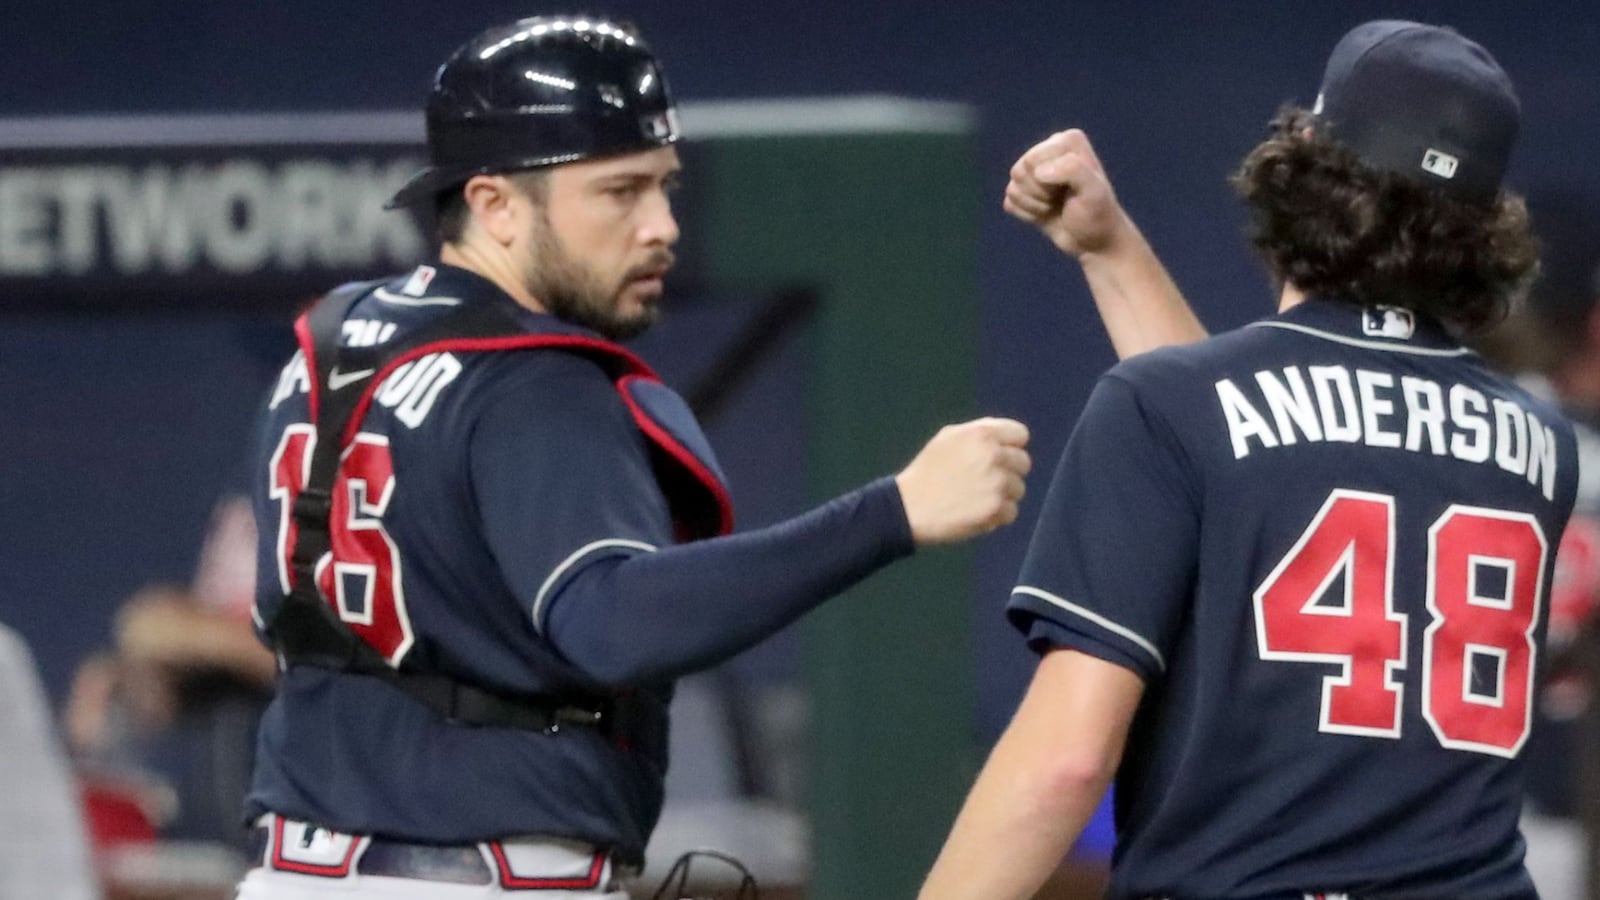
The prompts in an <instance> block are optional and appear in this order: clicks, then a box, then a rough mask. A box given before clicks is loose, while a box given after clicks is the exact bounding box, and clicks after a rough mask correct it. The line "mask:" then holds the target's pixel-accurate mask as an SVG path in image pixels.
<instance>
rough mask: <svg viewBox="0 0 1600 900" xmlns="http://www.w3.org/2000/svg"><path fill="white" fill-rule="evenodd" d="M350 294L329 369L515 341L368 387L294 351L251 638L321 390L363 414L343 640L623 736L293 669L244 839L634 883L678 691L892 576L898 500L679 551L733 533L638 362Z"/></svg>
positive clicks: (456, 285) (264, 457)
mask: <svg viewBox="0 0 1600 900" xmlns="http://www.w3.org/2000/svg"><path fill="white" fill-rule="evenodd" d="M352 289H354V288H352ZM364 290H365V291H366V293H365V295H363V296H360V297H359V299H357V300H356V301H355V302H354V305H353V306H351V308H350V310H349V312H348V313H347V314H346V315H345V318H344V319H343V321H342V325H341V327H340V334H341V346H342V347H345V348H372V347H376V346H380V345H384V344H386V343H388V342H393V344H392V346H396V347H399V346H409V345H407V344H404V341H405V339H406V336H407V335H415V334H433V333H435V330H438V329H437V326H439V325H440V322H441V319H442V317H446V316H450V315H451V314H452V313H453V312H454V311H456V310H459V309H462V308H463V307H465V306H466V305H469V304H496V305H498V306H499V307H500V308H501V309H502V310H503V312H504V313H505V316H504V318H505V320H506V321H507V323H508V327H510V328H511V329H512V330H513V332H514V333H512V334H507V335H505V336H499V337H490V338H483V337H478V338H472V339H452V340H447V341H445V342H441V343H428V344H426V345H424V346H421V347H417V348H413V349H412V350H408V351H406V353H405V354H403V355H401V356H398V357H394V358H393V359H391V360H390V361H389V362H387V363H384V364H383V367H382V368H379V369H377V370H374V371H363V370H359V369H353V365H354V364H351V365H344V364H343V363H344V360H342V359H341V360H340V361H337V362H334V363H333V364H332V365H331V368H330V367H329V365H328V361H326V360H323V361H321V363H320V364H319V365H317V366H308V365H307V363H306V358H305V357H306V352H307V351H306V350H305V349H304V348H305V347H306V346H308V340H307V338H306V336H305V335H302V348H303V349H302V351H301V353H299V354H297V355H296V356H295V357H294V358H293V359H291V360H290V362H289V364H288V365H287V366H286V367H285V369H284V370H283V374H282V376H281V377H280V379H279V381H278V384H277V386H276V388H275V389H274V391H273V392H272V394H271V397H270V399H269V401H268V404H267V409H266V411H265V413H264V417H263V420H262V429H261V434H260V441H259V449H258V451H257V455H256V464H255V465H256V476H255V477H256V484H255V488H254V502H255V508H256V516H257V521H258V522H259V524H260V530H261V534H262V540H261V542H260V555H259V574H258V587H257V612H258V616H257V621H258V624H262V625H264V624H265V623H269V622H273V621H274V615H275V613H276V612H277V610H278V607H279V604H280V603H281V602H282V601H283V596H284V594H285V593H287V592H288V591H289V590H290V588H291V586H292V585H291V579H292V578H293V577H294V572H295V567H294V565H293V564H292V547H293V546H294V545H295V542H296V540H297V537H296V531H297V525H296V519H295V518H294V516H293V515H292V509H293V507H294V504H295V498H296V496H297V494H298V492H299V491H300V490H301V488H302V487H303V486H304V485H305V484H306V480H307V477H308V472H309V468H310V464H311V459H312V456H313V445H314V442H315V441H316V440H319V439H321V438H320V436H318V435H317V434H316V429H315V428H314V427H313V425H312V424H311V422H312V421H313V419H312V410H311V406H312V403H313V398H314V397H326V396H328V395H327V394H326V393H313V392H312V390H311V386H312V385H311V382H312V379H313V378H314V377H316V376H315V374H314V373H316V372H321V371H326V373H327V374H326V377H325V382H326V383H325V384H324V385H322V391H323V392H336V391H339V390H344V389H349V390H365V391H369V392H370V393H369V394H367V395H365V396H367V398H368V400H367V402H366V403H365V405H364V406H363V405H357V406H356V410H357V411H356V414H355V418H354V421H353V424H352V426H351V428H350V429H347V432H346V434H345V435H343V436H341V437H340V439H341V440H342V441H344V443H343V444H342V446H343V447H344V450H343V455H342V457H341V459H342V461H341V463H340V467H339V473H338V480H337V481H335V483H334V485H333V492H332V514H331V516H330V518H329V531H330V538H331V552H330V554H329V555H328V556H327V557H325V560H324V562H323V563H322V564H321V565H320V566H319V567H318V569H317V575H318V585H319V588H320V591H321V595H322V597H323V599H325V600H326V601H327V602H328V603H329V604H331V605H332V606H333V608H334V609H335V610H336V611H337V614H338V616H339V619H340V620H342V622H343V624H344V625H345V626H347V627H349V628H350V629H352V630H353V631H354V632H355V633H356V634H357V635H358V636H359V637H360V638H361V639H362V640H364V641H365V642H366V643H367V644H368V645H370V646H371V647H372V648H373V649H375V650H377V651H378V654H380V655H381V657H382V658H383V659H384V660H386V661H387V663H388V664H389V665H392V666H394V667H395V668H397V669H399V670H401V671H403V672H418V673H423V674H438V675H445V676H448V677H450V678H452V679H454V680H456V681H457V682H460V683H463V684H468V685H472V686H474V687H479V688H483V689H487V690H491V691H494V692H497V693H500V694H508V695H540V696H544V697H554V698H561V697H570V696H583V697H594V696H603V697H610V698H616V699H617V701H618V703H619V704H620V705H621V706H622V707H625V710H626V712H625V715H619V716H618V717H617V718H618V719H619V727H618V729H616V730H614V731H613V730H599V729H595V728H588V727H581V726H579V727H565V728H561V729H559V731H557V732H555V733H540V732H536V731H528V730H517V729H513V728H507V727H496V726H481V725H469V724H464V723H462V722H454V721H449V720H447V719H446V718H445V717H443V716H441V715H439V714H436V713H435V712H434V711H433V710H432V709H430V708H428V707H427V706H426V705H424V704H423V703H421V702H419V701H418V700H417V699H414V698H413V697H412V696H410V695H408V694H406V693H404V692H403V691H401V690H400V689H398V688H397V687H396V686H394V685H392V684H390V683H387V682H385V681H384V680H383V679H381V678H377V677H373V676H370V675H366V674H360V673H355V672H349V671H335V670H332V669H327V668H319V667H317V666H315V665H309V664H302V665H289V666H288V667H287V669H286V671H284V672H283V673H282V677H281V678H280V681H279V685H278V689H277V695H276V697H275V698H274V700H273V702H272V704H271V706H270V707H269V708H268V710H267V711H266V713H265V715H264V717H263V719H262V723H261V728H260V736H259V741H258V751H257V762H256V769H255V778H254V785H253V789H252V792H251V796H250V798H249V802H248V810H247V813H248V814H249V815H250V816H252V817H253V816H255V815H258V814H260V813H262V812H267V811H271V812H275V813H278V814H281V815H284V816H288V817H291V818H295V819H301V820H305V821H309V822H312V823H316V824H317V825H320V826H323V827H326V828H331V829H334V830H336V831H342V832H347V833H355V834H381V835H386V836H389V837H394V838H401V839H410V840H417V841H425V842H432V843H441V844H453V843H472V842H477V841H483V840H491V839H496V838H502V837H508V836H516V835H546V836H555V837H563V838H571V839H576V840H582V841H585V842H588V843H590V844H593V845H596V846H598V847H603V848H607V849H610V850H612V851H614V852H615V853H616V855H617V857H618V859H619V860H620V861H621V862H622V863H623V864H638V863H639V862H640V861H641V860H642V856H643V851H644V847H645V844H646V842H647V840H648V838H649V834H650V831H651V829H652V828H653V827H654V824H655V821H656V818H657V817H658V815H659V813H660V807H661V800H662V786H663V781H662V778H663V773H664V771H665V768H666V764H667V760H666V727H667V707H668V704H669V701H670V698H671V693H672V681H673V679H674V678H675V677H677V676H678V675H681V674H684V673H685V672H689V671H694V670H696V669H700V668H704V667H706V666H710V665H713V664H715V663H717V662H720V661H721V660H723V659H726V658H728V657H729V656H730V655H732V654H733V653H735V652H737V651H739V650H742V649H744V648H745V647H748V646H751V645H753V644H754V643H756V642H757V641H759V640H761V639H762V638H764V637H766V636H767V635H769V634H771V633H772V632H774V631H776V630H777V629H778V628H781V627H782V626H783V625H785V624H787V623H788V622H790V621H792V620H793V619H795V618H797V617H798V616H799V615H801V614H803V613H804V612H805V611H807V610H809V609H811V608H812V607H814V606H815V605H816V604H818V603H820V602H822V601H823V600H824V599H826V598H827V597H828V596H831V595H832V594H833V593H836V592H837V591H839V590H842V589H843V588H845V587H847V586H848V585H849V584H851V583H854V582H855V581H857V580H859V579H861V578H863V577H865V576H866V575H867V574H870V573H871V572H872V571H875V570H876V569H877V568H879V567H881V566H883V565H885V564H886V563H888V562H889V561H891V560H893V559H896V558H898V557H900V556H903V555H905V554H907V553H909V552H911V550H912V540H911V535H910V528H909V525H908V524H907V522H906V519H905V512H904V509H903V507H902V506H901V503H900V499H899V493H898V490H897V488H896V487H895V486H894V483H893V479H880V480H879V481H877V482H874V483H872V484H869V485H867V486H865V487H863V488H860V489H858V490H857V491H853V492H851V493H848V494H845V495H843V496H841V497H839V498H837V499H835V500H834V501H832V502H830V503H828V504H824V505H823V506H821V507H818V508H817V509H815V510H813V511H811V512H809V513H806V514H804V515H801V516H798V517H796V518H794V519H791V520H789V521H787V522H785V523H782V524H781V525H779V526H773V527H771V528H768V529H762V530H759V531H754V532H748V533H745V534H741V535H738V536H734V537H728V538H725V539H721V540H715V541H707V540H698V538H704V537H708V536H712V535H716V534H723V533H726V532H727V531H728V529H729V528H730V527H731V512H730V510H729V507H728V503H727V497H726V493H725V491H724V489H723V488H722V485H721V479H720V476H719V474H718V468H717V464H716V461H715V459H714V457H713V456H712V454H711V450H710V447H709V445H708V444H707V443H706V441H705V438H704V435H703V434H701V433H700V431H699V428H698V426H697V425H696V424H695V421H694V417H693V416H692V415H691V414H690V412H689V410H688V408H687V406H686V405H685V404H684V403H683V401H682V400H681V399H680V398H678V397H677V395H676V394H673V393H672V392H671V391H670V390H669V389H667V388H666V387H664V386H662V385H661V384H660V383H659V382H657V381H655V380H654V379H653V376H650V375H649V373H648V368H647V367H645V366H644V364H643V363H642V362H639V361H638V360H636V359H633V358H632V357H630V356H629V355H628V354H627V353H626V351H624V350H622V349H621V348H619V347H616V346H615V345H613V344H609V343H607V342H605V341H603V340H602V339H601V338H600V337H599V336H598V335H594V334H592V333H590V332H587V331H585V330H584V329H581V328H578V327H575V326H571V325H567V324H564V323H562V322H560V321H558V320H556V319H554V318H552V317H550V316H548V315H544V314H539V313H535V312H531V311H529V310H526V309H523V308H522V307H520V306H518V305H516V304H515V302H514V301H513V300H512V299H511V298H510V297H509V296H507V295H506V294H504V293H503V292H502V291H501V290H500V289H499V288H498V287H496V286H495V285H494V284H493V283H491V282H490V281H488V280H486V279H484V278H482V277H480V276H479V275H476V274H474V273H472V272H469V271H467V270H465V269H460V268H454V267H450V266H445V265H437V266H422V267H419V268H418V269H417V270H416V271H415V272H413V273H411V274H409V275H404V276H400V277H398V278H395V279H393V280H391V281H388V282H383V283H374V284H372V285H369V286H367V287H366V288H365V289H364ZM478 308H479V309H480V310H481V309H482V307H478ZM422 329H434V330H429V331H426V332H425V331H422ZM518 329H520V330H518ZM303 330H304V329H303ZM419 339H420V338H419ZM532 342H538V343H539V345H540V347H542V349H540V348H535V347H532V346H530V344H531V343H532ZM552 344H559V345H560V346H559V347H552V346H551V345H552ZM357 357H358V355H356V354H352V355H351V357H350V358H352V359H354V358H357ZM363 358H364V357H363ZM608 361H609V362H610V363H617V362H619V361H620V362H621V363H622V365H621V366H620V367H619V366H615V365H612V366H608V365H606V364H605V363H607V362H608ZM391 368H392V371H389V369H391ZM362 382H365V383H366V387H361V388H358V387H355V385H357V384H360V383H362ZM797 560H803V561H804V564H803V565H799V564H797V562H796V561H797Z"/></svg>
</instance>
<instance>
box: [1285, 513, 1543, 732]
mask: <svg viewBox="0 0 1600 900" xmlns="http://www.w3.org/2000/svg"><path fill="white" fill-rule="evenodd" d="M1427 540H1428V570H1427V597H1426V602H1427V609H1428V612H1429V614H1430V615H1431V616H1432V621H1431V622H1430V623H1429V624H1428V626H1427V630H1426V631H1425V632H1424V633H1423V640H1422V657H1423V658H1422V664H1421V666H1420V669H1421V672H1422V686H1421V687H1422V717H1423V718H1424V719H1425V720H1426V721H1427V723H1428V727H1429V728H1431V729H1432V730H1433V734H1434V736H1435V737H1436V738H1437V739H1438V741H1439V743H1440V744H1441V745H1442V746H1444V747H1448V748H1450V749H1454V750H1469V751H1473V752H1478V753H1488V754H1493V755H1495V756H1505V757H1511V756H1515V755H1516V754H1517V752H1518V751H1519V750H1520V749H1521V748H1522V745H1523V742H1525V741H1526V740H1527V739H1528V730H1529V727H1530V724H1531V712H1532V704H1533V688H1534V685H1533V673H1534V658H1535V655H1536V654H1537V652H1538V648H1537V646H1536V644H1535V641H1534V637H1533V635H1534V629H1535V628H1536V627H1537V623H1538V621H1539V606H1540V603H1541V598H1542V596H1543V594H1544V590H1543V579H1544V571H1545V560H1546V555H1547V553H1548V552H1549V547H1548V544H1547V542H1546V540H1545V536H1544V531H1543V529H1541V528H1540V527H1539V522H1538V520H1537V519H1535V518H1534V517H1532V516H1530V515H1527V514H1525V513H1514V512H1507V511H1504V510H1497V509H1485V508H1482V507H1474V506H1459V505H1458V506H1452V507H1450V508H1449V509H1447V510H1446V511H1445V512H1444V514H1443V515H1441V516H1440V517H1439V518H1438V519H1436V520H1434V522H1433V524H1432V525H1431V526H1430V527H1429V528H1428V536H1427ZM1394 565H1395V500H1394V498H1393V497H1391V496H1388V495H1385V494H1372V493H1364V492H1361V491H1351V490H1343V489H1340V490H1335V491H1334V492H1333V493H1331V494H1329V495H1328V499H1327V501H1326V502H1325V503H1323V505H1322V509H1321V510H1320V511H1319V512H1318V513H1317V515H1316V518H1315V519H1313V520H1312V522H1311V524H1310V526H1308V527H1307V528H1306V530H1305V532H1304V533H1303V534H1301V535H1300V539H1299V540H1298V541H1297V542H1296V543H1295V545H1294V547H1293V548H1292V549H1291V550H1290V551H1289V553H1288V554H1287V555H1286V556H1284V558H1283V559H1282V560H1281V561H1280V562H1279V563H1278V565H1277V567H1276V568H1275V569H1273V571H1272V574H1270V575H1268V576H1267V578H1266V580H1265V581H1264V582H1262V584H1261V586H1260V587H1259V588H1257V589H1256V592H1255V614H1256V646H1257V649H1258V650H1259V652H1260V654H1261V658H1262V659H1265V660H1283V661H1287V662H1312V663H1335V664H1338V665H1339V667H1340V671H1339V673H1338V674H1336V675H1329V676H1327V677H1326V678H1324V679H1323V681H1322V715H1321V720H1320V726H1319V727H1320V728H1321V730H1322V731H1325V732H1332V733H1337V734H1355V735H1367V736H1372V737H1386V738H1399V737H1400V734H1401V707H1402V701H1403V700H1404V696H1405V688H1406V685H1405V683H1404V682H1403V681H1402V680H1401V679H1400V672H1401V670H1404V669H1406V668H1408V667H1409V664H1408V661H1407V659H1406V647H1407V640H1406V637H1407V629H1408V628H1409V627H1410V622H1409V621H1408V616H1406V614H1404V613H1401V612H1398V611H1396V609H1395V596H1394V580H1395V579H1394ZM1341 578H1342V582H1343V590H1342V592H1335V591H1331V589H1332V588H1333V587H1334V586H1335V585H1336V584H1337V583H1339V581H1340V580H1341ZM1330 594H1331V595H1330ZM1330 601H1332V602H1330Z"/></svg>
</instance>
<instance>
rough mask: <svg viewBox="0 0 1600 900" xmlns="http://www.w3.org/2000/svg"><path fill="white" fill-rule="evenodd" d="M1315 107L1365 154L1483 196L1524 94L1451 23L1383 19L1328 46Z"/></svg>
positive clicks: (1391, 168) (1497, 171)
mask: <svg viewBox="0 0 1600 900" xmlns="http://www.w3.org/2000/svg"><path fill="white" fill-rule="evenodd" d="M1312 112H1313V113H1314V114H1315V115H1316V116H1317V118H1318V120H1319V121H1320V122H1322V123H1324V127H1326V128H1327V130H1328V133H1329V134H1331V136H1332V137H1333V138H1334V139H1335V140H1337V141H1338V142H1339V143H1341V144H1344V145H1345V146H1347V147H1349V148H1351V149H1352V150H1354V151H1355V152H1356V155H1357V156H1358V157H1360V159H1361V161H1362V162H1363V163H1365V164H1367V165H1369V166H1371V167H1373V168H1375V169H1380V170H1383V171H1388V172H1395V173H1398V174H1401V175H1406V176H1410V177H1411V178H1413V179H1415V180H1417V181H1420V182H1423V183H1426V184H1436V185H1439V186H1441V187H1444V188H1446V189H1448V190H1449V191H1451V192H1452V193H1456V194H1458V195H1461V196H1465V197H1475V198H1484V197H1488V196H1493V195H1494V194H1495V192H1497V191H1498V190H1499V189H1500V179H1501V178H1502V177H1503V176H1504V175H1505V172H1506V166H1507V164H1508V163H1509V162H1510V160H1511V148H1512V145H1514V144H1515V143H1516V140H1517V125H1518V122H1519V120H1520V118H1521V104H1520V103H1518V101H1517V94H1516V90H1515V89H1514V88H1513V87H1512V86H1511V79H1510V78H1509V77H1507V76H1506V73H1505V71H1504V70H1503V69H1501V68H1500V64H1499V63H1497V62H1495V60H1494V57H1492V56H1490V55H1489V51H1487V50H1485V49H1483V47H1481V46H1479V45H1478V44H1476V43H1473V42H1472V41H1469V40H1467V39H1466V38H1464V37H1462V36H1461V35H1460V34H1458V33H1456V32H1455V31H1454V30H1453V29H1450V28H1440V27H1437V26H1434V25H1423V24H1421V23H1418V22H1404V21H1399V20H1394V19H1384V20H1380V21H1376V22H1367V23H1365V24H1362V25H1357V26H1356V27H1355V28H1353V29H1351V30H1350V31H1349V33H1347V34H1346V35H1345V36H1344V37H1343V38H1341V39H1340V41H1339V43H1338V45H1336V46H1335V47H1334V48H1333V53H1332V54H1331V55H1330V56H1329V57H1328V67H1327V70H1326V71H1325V72H1324V73H1323V76H1322V89H1321V91H1320V93H1318V95H1317V103H1316V106H1315V107H1314V108H1313V109H1312Z"/></svg>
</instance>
